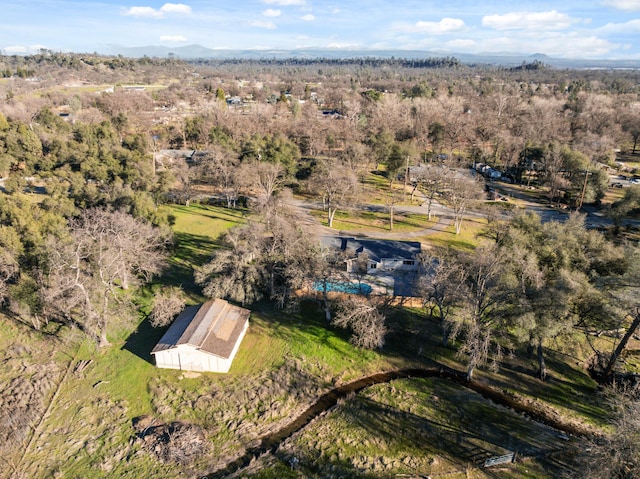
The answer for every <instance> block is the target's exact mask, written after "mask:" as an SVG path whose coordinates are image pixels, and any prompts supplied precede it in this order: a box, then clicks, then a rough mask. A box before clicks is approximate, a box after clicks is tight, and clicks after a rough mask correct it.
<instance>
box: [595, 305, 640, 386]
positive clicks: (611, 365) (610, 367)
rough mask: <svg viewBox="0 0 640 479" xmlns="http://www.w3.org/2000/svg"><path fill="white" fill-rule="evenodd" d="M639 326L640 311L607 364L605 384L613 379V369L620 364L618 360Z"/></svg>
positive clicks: (604, 376) (604, 375) (604, 377)
mask: <svg viewBox="0 0 640 479" xmlns="http://www.w3.org/2000/svg"><path fill="white" fill-rule="evenodd" d="M638 326H640V311H639V312H637V313H636V317H635V318H633V322H632V323H631V326H629V329H627V332H626V333H625V335H624V336H623V338H622V341H620V344H618V347H616V349H615V351H613V354H612V355H611V358H610V359H609V363H608V364H607V367H606V368H605V370H604V373H603V380H604V382H607V381H609V380H610V379H611V376H613V368H614V367H615V366H616V363H617V362H618V358H619V357H620V354H622V351H623V350H624V348H626V347H627V343H628V342H629V339H631V336H633V335H634V334H635V332H636V330H637V329H638Z"/></svg>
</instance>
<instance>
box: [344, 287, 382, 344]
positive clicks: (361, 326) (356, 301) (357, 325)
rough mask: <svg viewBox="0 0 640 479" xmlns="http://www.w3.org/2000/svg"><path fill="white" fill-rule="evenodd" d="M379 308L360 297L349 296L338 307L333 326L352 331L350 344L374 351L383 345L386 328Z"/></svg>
mask: <svg viewBox="0 0 640 479" xmlns="http://www.w3.org/2000/svg"><path fill="white" fill-rule="evenodd" d="M384 321H385V316H384V314H382V312H381V311H380V309H379V307H378V306H376V305H375V304H373V303H372V302H371V301H370V300H369V299H367V298H364V297H362V296H353V295H351V296H349V297H347V298H346V299H344V300H343V301H342V302H341V303H340V305H339V306H338V313H337V314H336V316H335V318H334V320H333V324H334V325H336V326H338V327H341V328H349V329H351V331H352V333H353V334H352V336H351V339H350V341H351V343H353V344H354V345H355V346H358V347H360V348H366V349H375V348H381V347H382V346H383V345H384V337H385V335H386V334H387V327H386V326H385V324H384Z"/></svg>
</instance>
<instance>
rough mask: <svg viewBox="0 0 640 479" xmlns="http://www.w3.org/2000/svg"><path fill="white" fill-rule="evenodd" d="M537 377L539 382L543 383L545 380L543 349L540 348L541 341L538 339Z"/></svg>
mask: <svg viewBox="0 0 640 479" xmlns="http://www.w3.org/2000/svg"><path fill="white" fill-rule="evenodd" d="M538 367H539V370H538V377H539V378H540V380H542V381H545V380H546V379H547V365H546V364H545V361H544V348H543V347H542V339H541V338H538Z"/></svg>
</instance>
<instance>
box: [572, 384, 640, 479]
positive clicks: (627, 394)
mask: <svg viewBox="0 0 640 479" xmlns="http://www.w3.org/2000/svg"><path fill="white" fill-rule="evenodd" d="M606 394H607V397H606V402H608V403H609V406H610V407H611V409H612V411H613V415H612V418H611V420H610V424H611V426H612V427H613V432H611V433H610V434H607V435H606V436H603V437H598V438H595V439H592V440H591V444H590V445H589V447H587V448H585V449H584V450H583V453H582V454H580V455H579V457H578V458H577V462H578V464H577V466H578V467H577V468H576V469H577V470H578V472H576V473H575V474H574V476H573V477H575V478H576V479H577V478H585V479H600V478H604V477H607V478H612V479H637V478H639V477H640V390H639V388H638V386H635V387H627V388H623V387H618V388H614V389H611V390H609V391H607V393H606Z"/></svg>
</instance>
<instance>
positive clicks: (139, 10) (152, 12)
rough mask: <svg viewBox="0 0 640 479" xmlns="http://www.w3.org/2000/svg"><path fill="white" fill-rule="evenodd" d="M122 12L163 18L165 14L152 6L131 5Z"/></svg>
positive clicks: (134, 15) (132, 15)
mask: <svg viewBox="0 0 640 479" xmlns="http://www.w3.org/2000/svg"><path fill="white" fill-rule="evenodd" d="M122 14H123V15H125V16H131V17H149V18H162V17H163V16H164V14H163V13H162V12H161V11H160V10H156V9H155V8H152V7H131V8H126V9H124V10H122Z"/></svg>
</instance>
